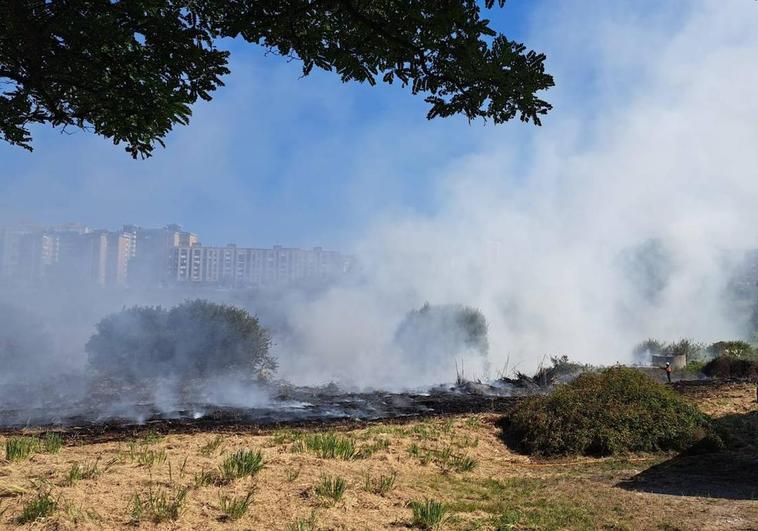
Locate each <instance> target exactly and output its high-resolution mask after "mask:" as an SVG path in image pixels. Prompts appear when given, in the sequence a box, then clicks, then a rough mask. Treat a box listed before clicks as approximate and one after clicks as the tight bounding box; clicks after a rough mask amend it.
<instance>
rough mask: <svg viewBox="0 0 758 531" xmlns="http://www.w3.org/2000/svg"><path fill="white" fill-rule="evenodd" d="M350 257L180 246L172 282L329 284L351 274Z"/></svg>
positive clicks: (175, 254) (173, 255) (174, 259)
mask: <svg viewBox="0 0 758 531" xmlns="http://www.w3.org/2000/svg"><path fill="white" fill-rule="evenodd" d="M352 264H353V259H352V258H351V257H349V256H346V255H343V254H340V253H337V252H334V251H326V250H324V249H322V248H320V247H316V248H314V249H310V250H306V249H295V248H286V247H280V246H274V248H273V249H257V248H240V247H237V246H236V245H227V246H226V247H204V246H199V245H197V246H193V247H188V246H179V247H176V248H174V249H173V250H172V252H171V258H170V278H171V282H172V283H175V284H185V283H189V284H193V283H194V284H215V285H220V286H228V287H251V288H257V287H287V286H294V285H298V284H301V283H314V282H315V283H317V282H328V281H331V280H335V279H337V278H340V277H342V276H344V275H346V274H347V273H349V272H350V270H351V268H352Z"/></svg>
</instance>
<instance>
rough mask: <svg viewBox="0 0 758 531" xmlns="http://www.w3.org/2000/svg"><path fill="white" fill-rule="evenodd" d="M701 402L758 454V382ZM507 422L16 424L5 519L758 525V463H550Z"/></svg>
mask: <svg viewBox="0 0 758 531" xmlns="http://www.w3.org/2000/svg"><path fill="white" fill-rule="evenodd" d="M693 400H695V401H696V402H697V403H698V404H699V405H700V406H701V407H702V408H703V409H704V410H705V411H707V412H708V413H711V414H714V415H716V416H718V417H721V418H724V419H727V422H737V421H734V419H743V420H744V419H748V421H747V422H743V421H741V422H738V424H739V426H738V427H736V428H735V429H736V430H737V432H738V436H737V438H736V439H735V440H736V443H735V444H736V445H737V446H736V449H735V450H734V453H733V454H729V453H728V452H727V453H722V454H724V456H725V457H724V459H726V460H727V461H729V462H732V463H734V462H740V459H742V460H747V461H745V462H749V463H754V459H755V457H756V456H755V450H756V448H755V446H753V445H752V443H751V441H750V438H751V437H758V431H756V429H758V424H756V422H755V419H756V417H757V416H758V407H756V404H755V402H754V400H755V386H754V385H746V384H735V385H731V386H726V387H723V388H721V389H716V390H713V389H711V390H710V391H709V390H705V391H699V392H696V393H694V394H693ZM498 420H499V417H497V416H493V415H469V416H457V417H448V418H433V419H428V420H423V421H415V422H410V423H375V424H372V425H369V426H368V427H366V426H361V427H357V428H354V429H352V428H350V427H339V429H336V431H325V430H316V429H308V430H287V429H285V430H268V431H252V430H251V429H249V428H242V427H240V428H234V427H229V428H227V429H224V430H221V431H218V430H217V431H214V432H210V433H208V432H205V433H194V434H184V433H167V434H161V433H156V432H151V431H150V430H148V429H145V430H142V431H139V432H135V433H134V434H133V435H130V436H123V435H120V436H117V437H116V436H114V437H108V436H100V437H93V438H89V437H79V438H73V437H70V436H67V435H65V434H64V437H63V439H62V440H59V439H58V438H57V437H55V436H48V437H45V436H43V435H42V434H38V433H32V432H30V433H17V434H6V435H5V436H4V437H3V440H2V441H0V444H1V445H2V448H5V449H6V453H3V454H2V455H3V457H5V459H4V460H2V461H1V464H0V525H2V526H3V527H4V528H17V527H24V526H26V527H29V528H38V529H116V528H128V527H140V528H147V529H150V528H158V529H265V530H290V529H291V530H312V529H361V530H362V529H407V528H421V529H423V528H428V529H431V528H437V527H434V526H435V525H436V524H438V528H440V529H461V530H464V529H469V530H474V529H628V530H638V529H662V530H675V529H682V530H689V529H745V530H747V529H758V478H756V477H755V476H754V475H752V474H747V473H745V474H743V475H742V476H740V477H738V478H737V480H735V481H732V480H731V479H730V477H732V476H729V473H728V471H727V472H724V469H723V467H722V466H721V465H720V464H719V463H717V462H711V461H709V459H711V458H712V457H711V456H704V457H700V456H692V457H691V458H687V459H690V461H687V459H685V460H684V461H679V462H677V460H681V459H682V458H679V457H677V456H674V455H631V456H626V457H624V458H610V459H591V458H578V459H563V460H549V461H546V460H536V459H532V458H529V457H527V456H524V455H520V454H519V453H517V452H515V451H514V450H512V449H509V448H508V446H507V445H506V444H505V443H504V442H503V439H502V433H501V429H500V428H499V427H498ZM750 422H752V424H750ZM332 429H335V428H332ZM740 430H741V431H740ZM21 436H26V437H32V439H19V438H18V437H21ZM757 444H758V442H757ZM7 451H10V456H9V455H8V453H7ZM258 452H260V454H259V453H258ZM734 456H737V458H736V461H735V459H733V457H734ZM8 457H12V459H8ZM688 463H689V464H688ZM709 467H710V468H709ZM727 468H728V467H727ZM741 468H742V470H743V472H744V466H742V465H741ZM748 468H749V467H748ZM704 470H706V472H704ZM708 470H710V472H712V474H710V475H709V472H708ZM689 471H692V473H693V474H694V475H693V476H692V477H689V476H688V474H689ZM719 474H721V475H722V476H723V475H724V474H726V476H725V477H721V476H720V475H719ZM721 480H723V481H722V482H721V483H719V481H721ZM709 481H712V485H711V486H710V487H709V485H710V484H709ZM695 482H696V483H697V486H698V488H696V489H693V488H692V487H693V485H694V483H695ZM724 482H726V483H724ZM719 485H721V487H723V488H721V487H720V486H719ZM724 485H727V486H726V487H724ZM731 487H733V488H731ZM661 492H666V494H662V493H661ZM435 502H439V504H437V503H435Z"/></svg>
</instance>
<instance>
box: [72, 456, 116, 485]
mask: <svg viewBox="0 0 758 531" xmlns="http://www.w3.org/2000/svg"><path fill="white" fill-rule="evenodd" d="M99 462H100V460H99V458H98V459H95V461H94V462H92V463H84V464H83V465H81V464H79V463H74V464H72V465H71V468H69V469H68V473H67V474H66V479H65V482H64V483H65V484H66V485H73V484H74V483H76V482H77V481H79V480H82V479H94V478H96V477H98V476H99V475H100V474H102V473H104V472H106V471H107V470H108V469H109V468H110V466H111V465H112V464H113V463H114V461H110V462H109V463H108V464H106V465H105V467H104V468H103V469H102V470H101V469H100V467H99V466H98V463H99Z"/></svg>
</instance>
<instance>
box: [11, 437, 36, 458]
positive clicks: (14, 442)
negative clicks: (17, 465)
mask: <svg viewBox="0 0 758 531" xmlns="http://www.w3.org/2000/svg"><path fill="white" fill-rule="evenodd" d="M38 449H39V439H37V438H35V437H8V438H7V439H6V440H5V458H6V459H7V460H8V461H20V460H22V459H27V458H29V457H30V456H31V455H32V454H33V453H34V452H36V451H37V450H38Z"/></svg>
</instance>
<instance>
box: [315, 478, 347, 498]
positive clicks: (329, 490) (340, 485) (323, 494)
mask: <svg viewBox="0 0 758 531" xmlns="http://www.w3.org/2000/svg"><path fill="white" fill-rule="evenodd" d="M346 490H347V481H345V479H344V478H341V477H339V476H335V477H331V476H327V477H324V478H322V479H321V483H319V484H318V485H316V495H317V496H318V497H320V498H323V499H325V500H328V501H330V502H331V503H337V502H338V501H340V500H341V499H342V496H343V495H344V494H345V491H346Z"/></svg>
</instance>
